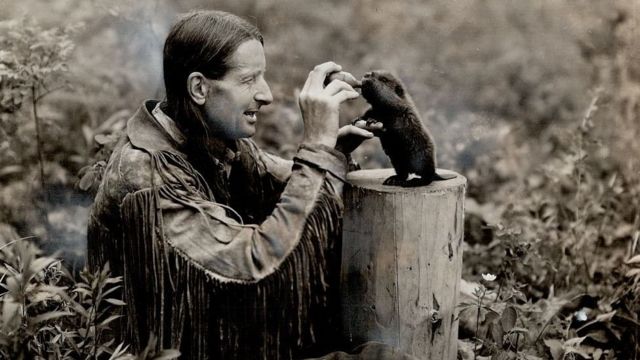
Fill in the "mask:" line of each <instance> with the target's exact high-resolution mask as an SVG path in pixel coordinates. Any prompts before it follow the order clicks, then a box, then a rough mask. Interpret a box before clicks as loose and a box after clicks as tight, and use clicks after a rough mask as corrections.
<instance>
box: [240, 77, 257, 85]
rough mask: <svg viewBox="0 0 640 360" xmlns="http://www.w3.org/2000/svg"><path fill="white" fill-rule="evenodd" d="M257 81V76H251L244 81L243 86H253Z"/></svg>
mask: <svg viewBox="0 0 640 360" xmlns="http://www.w3.org/2000/svg"><path fill="white" fill-rule="evenodd" d="M255 81H256V77H255V76H251V77H248V78H245V79H243V80H242V83H243V84H253V83H254V82H255Z"/></svg>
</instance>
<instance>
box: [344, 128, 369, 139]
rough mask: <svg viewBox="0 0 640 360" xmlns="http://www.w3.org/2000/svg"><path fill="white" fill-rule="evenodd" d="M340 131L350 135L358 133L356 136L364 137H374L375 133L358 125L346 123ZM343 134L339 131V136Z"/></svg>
mask: <svg viewBox="0 0 640 360" xmlns="http://www.w3.org/2000/svg"><path fill="white" fill-rule="evenodd" d="M340 131H341V132H342V133H343V134H345V135H346V134H350V135H356V136H360V137H364V138H372V137H373V133H372V132H371V131H368V130H365V129H361V128H359V127H357V126H353V125H346V126H343V127H342V128H340ZM340 135H341V134H340V133H338V136H340Z"/></svg>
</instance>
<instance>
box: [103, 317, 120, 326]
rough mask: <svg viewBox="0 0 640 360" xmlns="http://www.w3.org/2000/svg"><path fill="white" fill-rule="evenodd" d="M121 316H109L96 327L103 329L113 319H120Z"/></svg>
mask: <svg viewBox="0 0 640 360" xmlns="http://www.w3.org/2000/svg"><path fill="white" fill-rule="evenodd" d="M121 317H122V315H111V316H109V317H108V318H106V319H104V320H103V321H102V322H100V324H98V327H104V326H106V325H108V324H109V323H110V322H112V321H113V320H115V319H118V318H121Z"/></svg>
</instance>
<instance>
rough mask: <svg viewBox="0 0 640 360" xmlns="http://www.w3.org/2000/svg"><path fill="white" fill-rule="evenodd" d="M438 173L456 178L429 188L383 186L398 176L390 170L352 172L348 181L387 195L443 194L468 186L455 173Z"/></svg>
mask: <svg viewBox="0 0 640 360" xmlns="http://www.w3.org/2000/svg"><path fill="white" fill-rule="evenodd" d="M437 172H438V174H440V175H454V176H455V177H454V178H452V179H449V180H440V181H434V182H432V183H431V184H429V185H427V186H419V187H401V186H388V185H382V183H383V182H384V181H385V180H386V179H387V178H388V177H390V176H393V175H395V174H396V173H395V171H394V170H393V169H391V168H388V169H367V170H358V171H352V172H350V173H348V174H347V181H349V183H351V184H352V185H354V186H357V187H361V188H365V189H368V190H374V191H379V192H387V193H412V192H419V193H425V192H441V191H447V190H453V189H457V188H459V187H461V186H465V185H466V184H467V179H466V178H465V177H464V176H462V175H460V174H458V173H456V172H455V171H451V170H445V169H438V171H437Z"/></svg>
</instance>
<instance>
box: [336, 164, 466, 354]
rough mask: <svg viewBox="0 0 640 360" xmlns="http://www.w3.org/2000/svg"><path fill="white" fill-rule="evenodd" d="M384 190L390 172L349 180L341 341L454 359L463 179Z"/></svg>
mask: <svg viewBox="0 0 640 360" xmlns="http://www.w3.org/2000/svg"><path fill="white" fill-rule="evenodd" d="M439 173H440V174H445V173H446V174H453V175H455V176H456V177H455V178H453V179H450V180H445V181H438V182H434V183H432V184H430V185H429V186H423V187H417V188H402V187H395V186H384V185H382V182H383V181H384V180H385V179H386V178H387V177H389V176H391V175H393V174H394V172H393V169H380V170H361V171H355V172H352V173H349V174H348V176H347V179H348V181H349V183H350V186H348V187H347V190H346V194H345V215H344V227H343V242H342V272H341V298H342V319H343V330H344V332H345V334H344V335H345V336H346V340H347V341H348V342H349V343H350V344H352V345H357V344H361V343H363V342H366V341H381V342H383V343H386V344H389V345H392V346H395V347H397V348H399V349H401V350H402V351H404V352H406V353H409V354H412V355H414V356H416V357H418V358H419V359H438V360H440V359H447V360H454V359H456V349H457V339H458V320H457V311H456V305H457V300H458V287H459V283H460V277H461V271H462V239H463V234H464V229H463V226H464V221H463V217H464V191H465V185H466V179H465V178H464V177H463V176H461V175H459V174H456V173H454V172H451V171H446V170H439Z"/></svg>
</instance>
